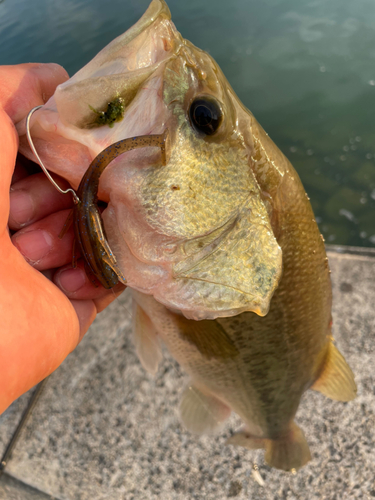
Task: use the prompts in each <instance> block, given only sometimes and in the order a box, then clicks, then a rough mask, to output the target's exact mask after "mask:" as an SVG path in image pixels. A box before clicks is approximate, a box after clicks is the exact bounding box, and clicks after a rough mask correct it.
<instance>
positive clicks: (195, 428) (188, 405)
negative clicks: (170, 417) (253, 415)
mask: <svg viewBox="0 0 375 500" xmlns="http://www.w3.org/2000/svg"><path fill="white" fill-rule="evenodd" d="M230 414H231V409H230V408H228V406H226V405H225V404H224V403H222V402H221V401H220V400H219V399H217V398H215V396H211V395H208V394H204V393H203V392H202V391H200V390H199V389H197V388H196V387H195V386H194V385H189V386H188V387H186V389H185V391H184V393H183V395H182V399H181V403H180V417H181V420H182V423H183V424H184V426H185V427H186V428H187V429H188V430H189V431H190V432H192V433H194V434H210V433H212V432H213V431H214V430H215V429H216V428H217V427H219V426H220V425H221V424H222V423H223V422H225V420H227V418H229V416H230Z"/></svg>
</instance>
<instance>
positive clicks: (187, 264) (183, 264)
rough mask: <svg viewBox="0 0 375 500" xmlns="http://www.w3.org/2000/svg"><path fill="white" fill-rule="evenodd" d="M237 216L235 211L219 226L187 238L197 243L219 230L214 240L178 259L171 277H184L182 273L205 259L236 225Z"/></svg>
mask: <svg viewBox="0 0 375 500" xmlns="http://www.w3.org/2000/svg"><path fill="white" fill-rule="evenodd" d="M238 218H239V213H236V214H235V215H233V216H232V217H230V218H229V219H228V220H227V221H226V222H225V223H224V224H223V225H222V226H220V227H219V228H215V229H213V230H212V231H210V232H209V233H206V234H204V235H202V236H198V237H197V238H192V239H191V240H188V241H194V242H195V243H199V241H201V240H203V239H204V238H207V237H208V236H210V234H212V233H214V232H215V231H218V230H219V231H220V230H221V231H220V232H219V234H218V236H217V237H216V238H215V239H214V240H212V241H210V242H209V243H208V244H207V245H205V246H204V247H202V248H201V249H200V250H198V251H197V252H195V253H193V255H190V256H188V257H186V259H183V260H181V261H179V262H178V263H177V264H175V265H174V266H173V270H172V273H173V278H174V279H179V278H186V276H184V273H186V272H188V271H190V270H191V269H193V268H194V267H195V266H196V265H197V264H198V262H202V260H205V259H207V258H208V257H209V256H210V255H211V254H212V253H213V252H214V251H215V250H216V249H217V247H218V246H219V245H220V243H221V242H222V241H223V240H224V238H225V237H226V236H227V235H228V234H229V233H230V232H231V230H232V229H233V228H234V226H235V225H236V222H237V220H238ZM218 284H219V283H218Z"/></svg>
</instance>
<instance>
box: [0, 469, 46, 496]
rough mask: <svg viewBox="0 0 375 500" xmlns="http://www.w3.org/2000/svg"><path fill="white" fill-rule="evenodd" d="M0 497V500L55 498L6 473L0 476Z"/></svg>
mask: <svg viewBox="0 0 375 500" xmlns="http://www.w3.org/2000/svg"><path fill="white" fill-rule="evenodd" d="M0 498H1V500H56V499H54V498H53V497H51V496H50V495H46V494H45V493H42V492H41V491H39V490H35V489H34V488H30V486H27V485H26V484H23V483H21V482H20V481H17V479H14V478H13V477H11V476H8V475H7V474H4V475H3V476H1V481H0Z"/></svg>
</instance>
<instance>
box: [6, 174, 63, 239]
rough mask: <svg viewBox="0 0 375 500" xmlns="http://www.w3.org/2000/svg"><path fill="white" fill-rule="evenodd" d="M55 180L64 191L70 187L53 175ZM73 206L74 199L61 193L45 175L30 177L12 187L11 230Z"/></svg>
mask: <svg viewBox="0 0 375 500" xmlns="http://www.w3.org/2000/svg"><path fill="white" fill-rule="evenodd" d="M53 178H54V179H55V180H56V182H57V183H58V184H59V186H60V187H61V188H62V189H65V188H67V187H69V184H68V183H67V182H66V181H65V180H63V179H61V178H60V177H58V176H57V175H53ZM72 206H73V201H72V197H71V196H70V195H69V194H62V193H59V192H58V191H57V190H56V188H55V187H54V186H53V185H52V184H51V182H50V181H49V180H48V179H47V177H46V176H45V174H44V173H40V174H35V175H30V176H28V177H26V178H25V179H22V180H20V181H19V182H16V183H15V184H14V185H13V186H12V189H11V192H10V213H9V228H10V229H11V230H13V231H16V230H18V229H20V228H21V227H24V226H25V225H26V224H27V225H29V224H31V223H33V222H35V221H38V220H40V219H43V218H45V217H47V216H48V215H50V214H52V213H55V212H59V211H61V210H64V209H66V208H69V207H72Z"/></svg>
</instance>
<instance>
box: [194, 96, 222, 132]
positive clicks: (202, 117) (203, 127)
mask: <svg viewBox="0 0 375 500" xmlns="http://www.w3.org/2000/svg"><path fill="white" fill-rule="evenodd" d="M189 118H190V123H191V125H192V127H193V129H194V130H196V131H197V132H199V133H201V134H205V135H213V134H214V133H215V132H216V131H217V129H218V128H219V127H220V125H221V122H222V121H223V112H222V111H221V107H220V104H219V103H218V102H217V101H216V100H215V99H213V98H211V97H208V96H204V97H202V96H200V97H196V98H195V99H194V100H193V102H192V103H191V104H190V109H189Z"/></svg>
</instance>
